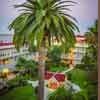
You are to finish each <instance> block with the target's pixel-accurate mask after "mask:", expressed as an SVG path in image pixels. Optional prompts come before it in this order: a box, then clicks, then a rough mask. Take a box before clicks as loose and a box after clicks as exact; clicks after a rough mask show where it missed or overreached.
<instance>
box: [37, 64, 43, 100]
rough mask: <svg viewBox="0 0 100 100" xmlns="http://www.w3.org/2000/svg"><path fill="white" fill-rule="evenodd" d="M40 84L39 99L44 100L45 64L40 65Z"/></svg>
mask: <svg viewBox="0 0 100 100" xmlns="http://www.w3.org/2000/svg"><path fill="white" fill-rule="evenodd" d="M38 74H39V86H38V100H44V65H43V64H41V65H39V69H38Z"/></svg>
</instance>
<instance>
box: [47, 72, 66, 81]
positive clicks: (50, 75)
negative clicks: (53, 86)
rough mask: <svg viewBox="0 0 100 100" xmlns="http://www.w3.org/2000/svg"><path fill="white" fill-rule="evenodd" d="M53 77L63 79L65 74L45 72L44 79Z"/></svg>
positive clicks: (58, 79)
mask: <svg viewBox="0 0 100 100" xmlns="http://www.w3.org/2000/svg"><path fill="white" fill-rule="evenodd" d="M53 76H54V77H55V79H56V80H57V81H59V82H63V81H65V75H64V74H61V73H56V74H55V73H53V72H45V80H49V79H50V78H52V77H53Z"/></svg>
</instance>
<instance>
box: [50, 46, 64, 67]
mask: <svg viewBox="0 0 100 100" xmlns="http://www.w3.org/2000/svg"><path fill="white" fill-rule="evenodd" d="M61 54H62V49H61V48H60V46H53V47H52V48H50V50H49V51H48V58H49V59H50V60H51V62H52V63H55V65H56V63H59V62H60V61H61Z"/></svg>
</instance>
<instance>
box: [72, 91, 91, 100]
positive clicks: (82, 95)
mask: <svg viewBox="0 0 100 100" xmlns="http://www.w3.org/2000/svg"><path fill="white" fill-rule="evenodd" d="M72 100H90V99H88V95H87V91H86V90H81V91H80V92H78V93H74V94H73V95H72Z"/></svg>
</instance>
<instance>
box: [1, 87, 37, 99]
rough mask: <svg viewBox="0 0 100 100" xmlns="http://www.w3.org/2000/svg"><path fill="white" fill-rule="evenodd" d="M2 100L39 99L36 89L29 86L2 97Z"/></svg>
mask: <svg viewBox="0 0 100 100" xmlns="http://www.w3.org/2000/svg"><path fill="white" fill-rule="evenodd" d="M0 100H37V98H36V96H35V93H34V89H33V88H32V87H31V86H30V85H28V86H24V87H18V88H15V89H13V90H11V91H9V92H8V93H7V94H5V95H3V96H0Z"/></svg>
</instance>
